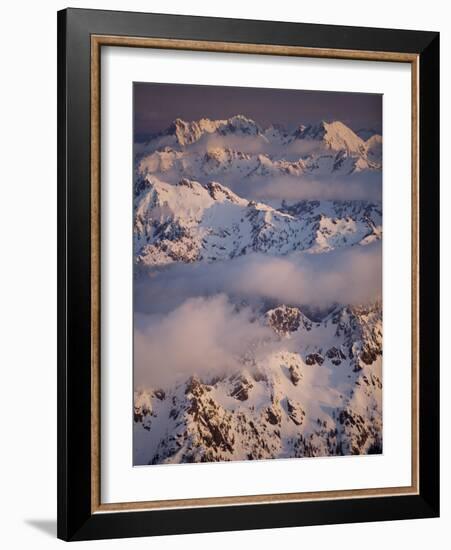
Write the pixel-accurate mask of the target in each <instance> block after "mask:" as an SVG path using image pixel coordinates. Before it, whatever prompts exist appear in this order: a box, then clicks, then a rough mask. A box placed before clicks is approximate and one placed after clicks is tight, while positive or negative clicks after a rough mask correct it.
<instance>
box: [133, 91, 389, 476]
mask: <svg viewBox="0 0 451 550" xmlns="http://www.w3.org/2000/svg"><path fill="white" fill-rule="evenodd" d="M133 96H134V98H133V99H134V113H133V116H134V136H133V140H134V142H133V154H134V173H133V274H134V278H133V279H134V283H133V303H134V357H133V363H134V367H133V369H134V372H133V377H134V411H133V427H134V436H133V464H134V465H135V466H139V465H155V464H178V463H193V462H213V461H214V462H216V461H233V460H240V461H243V460H259V459H282V458H283V459H289V458H304V457H326V456H345V455H367V454H379V453H382V450H383V439H382V412H383V411H382V390H383V380H382V96H381V95H379V94H361V93H344V92H334V91H313V90H291V89H290V90H288V89H283V90H282V89H266V88H235V87H220V86H198V85H180V84H156V83H144V82H143V83H134V88H133Z"/></svg>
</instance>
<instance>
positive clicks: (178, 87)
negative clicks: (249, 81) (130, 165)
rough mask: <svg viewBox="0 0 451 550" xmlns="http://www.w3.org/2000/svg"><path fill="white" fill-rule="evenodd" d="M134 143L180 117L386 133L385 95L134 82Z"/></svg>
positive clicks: (162, 128)
mask: <svg viewBox="0 0 451 550" xmlns="http://www.w3.org/2000/svg"><path fill="white" fill-rule="evenodd" d="M133 92H134V119H135V120H134V124H135V127H134V128H135V140H136V141H141V140H143V139H146V138H147V137H148V136H149V135H150V134H153V133H156V132H159V131H161V130H164V129H165V128H167V127H168V126H169V124H170V123H171V122H172V121H173V120H174V119H175V118H177V117H179V118H182V119H184V120H188V121H190V120H198V119H200V118H203V117H204V118H205V117H206V118H211V119H224V118H229V117H231V116H233V115H236V114H242V115H245V116H247V117H249V118H252V119H254V120H255V121H256V122H257V123H258V124H260V125H262V126H264V127H265V126H268V125H270V124H271V123H279V124H283V125H284V126H286V127H287V128H293V127H296V126H298V125H299V124H308V123H313V122H318V121H320V120H325V121H326V122H331V121H332V120H341V121H342V122H344V123H345V124H347V125H348V126H349V127H350V128H352V129H353V130H355V131H356V130H359V129H361V128H372V129H374V130H376V131H378V132H381V131H382V95H380V94H360V93H349V92H318V91H306V90H278V89H273V88H238V87H229V86H196V85H192V84H154V83H145V82H135V83H134V88H133Z"/></svg>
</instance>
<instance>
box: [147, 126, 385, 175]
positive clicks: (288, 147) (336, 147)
mask: <svg viewBox="0 0 451 550" xmlns="http://www.w3.org/2000/svg"><path fill="white" fill-rule="evenodd" d="M379 137H380V136H379ZM373 145H374V144H372V143H370V144H368V143H367V142H366V141H364V140H363V139H361V138H360V137H359V136H357V135H356V134H355V133H354V132H353V131H352V130H351V129H350V128H348V127H347V126H346V125H345V124H343V123H342V122H339V121H335V122H332V123H327V122H324V121H322V122H320V123H319V124H316V125H308V126H304V125H301V126H299V127H298V128H297V129H296V130H295V131H294V132H291V133H290V132H287V131H286V130H284V129H283V128H281V127H279V126H271V127H269V128H267V129H266V130H262V129H261V128H260V126H258V124H256V123H255V122H254V121H253V120H250V119H247V118H246V117H243V116H241V115H239V116H235V117H232V118H231V119H228V120H214V121H212V120H209V119H201V120H199V121H197V122H185V121H183V120H181V119H177V120H176V121H175V122H174V123H173V124H171V125H170V126H169V128H167V129H166V130H165V131H164V132H162V133H160V134H158V135H156V136H154V137H153V138H152V139H151V140H150V141H149V142H148V143H147V144H146V145H144V146H142V147H141V154H140V155H139V157H138V158H137V162H136V171H137V177H144V178H145V177H146V176H147V175H154V176H156V177H159V178H160V179H162V180H164V181H169V182H172V183H175V182H177V181H179V180H180V179H182V178H188V179H192V180H195V181H199V182H201V183H208V182H209V181H211V180H212V179H215V180H218V179H219V180H220V181H221V183H226V184H227V183H228V182H233V181H235V182H241V180H244V182H246V181H247V180H253V181H255V180H259V181H260V180H261V178H264V177H266V178H267V177H278V178H284V177H299V176H329V175H331V174H333V175H334V176H339V175H342V176H346V175H349V174H353V173H365V172H380V170H381V163H382V155H381V154H379V155H374V154H369V151H370V150H371V149H372V147H373ZM241 183H243V182H241ZM229 185H230V183H229Z"/></svg>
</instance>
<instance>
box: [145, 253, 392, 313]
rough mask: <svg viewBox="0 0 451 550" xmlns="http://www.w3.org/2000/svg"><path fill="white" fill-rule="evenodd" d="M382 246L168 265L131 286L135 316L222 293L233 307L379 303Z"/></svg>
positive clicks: (166, 309)
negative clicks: (241, 304)
mask: <svg viewBox="0 0 451 550" xmlns="http://www.w3.org/2000/svg"><path fill="white" fill-rule="evenodd" d="M381 292H382V246H381V243H380V242H378V243H375V244H372V245H368V246H355V247H352V248H349V249H344V250H336V251H333V252H329V253H323V254H309V253H295V254H291V255H289V256H281V257H275V256H268V255H264V254H250V255H247V256H242V257H239V258H235V259H233V260H230V261H227V262H218V263H210V264H208V263H195V264H182V263H179V264H172V265H170V266H168V267H165V268H159V269H153V270H149V273H148V274H144V275H143V276H142V277H139V278H138V280H137V281H136V283H135V289H134V301H135V312H142V313H167V312H168V311H171V310H172V309H174V308H175V307H177V306H178V305H180V304H181V303H182V302H184V301H185V300H187V299H188V298H195V297H200V296H203V297H205V296H207V297H208V296H214V295H215V294H219V293H223V294H227V295H229V296H231V297H233V298H234V300H235V301H240V300H241V301H244V302H246V303H250V304H254V305H256V306H257V305H258V303H259V302H261V301H267V302H268V301H270V302H273V303H278V304H281V303H285V304H288V305H308V306H313V307H318V308H322V307H328V306H330V305H331V304H334V303H342V304H360V303H366V302H369V301H372V300H375V299H378V298H380V296H381Z"/></svg>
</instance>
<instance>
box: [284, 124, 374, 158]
mask: <svg viewBox="0 0 451 550" xmlns="http://www.w3.org/2000/svg"><path fill="white" fill-rule="evenodd" d="M295 137H296V138H297V139H305V140H312V141H319V142H322V143H323V144H324V145H325V146H326V147H327V148H328V149H333V150H335V151H338V150H341V149H343V150H346V151H347V152H348V153H355V154H363V153H364V152H365V143H364V141H363V140H362V139H361V138H360V137H359V136H358V135H356V134H355V133H354V132H353V131H352V130H351V128H349V127H348V126H346V124H344V123H343V122H340V121H339V120H334V121H332V122H326V121H325V120H322V121H320V122H319V123H317V124H308V125H307V126H300V127H299V128H298V129H297V130H296V132H295Z"/></svg>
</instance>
